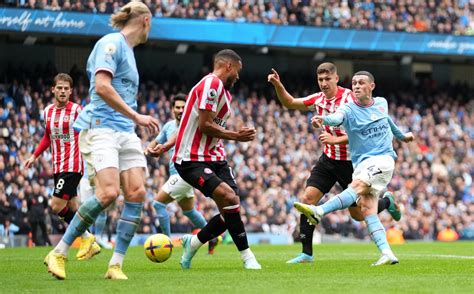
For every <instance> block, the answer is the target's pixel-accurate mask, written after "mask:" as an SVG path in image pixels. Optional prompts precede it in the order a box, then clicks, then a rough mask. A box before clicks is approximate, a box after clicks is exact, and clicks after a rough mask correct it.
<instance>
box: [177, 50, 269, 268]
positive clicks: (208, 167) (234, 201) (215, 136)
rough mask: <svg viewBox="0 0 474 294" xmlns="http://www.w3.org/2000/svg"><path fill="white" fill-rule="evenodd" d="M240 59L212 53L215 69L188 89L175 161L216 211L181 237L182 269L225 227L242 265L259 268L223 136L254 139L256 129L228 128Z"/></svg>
mask: <svg viewBox="0 0 474 294" xmlns="http://www.w3.org/2000/svg"><path fill="white" fill-rule="evenodd" d="M241 69H242V59H241V58H240V56H239V55H238V54H237V53H236V52H234V51H233V50H230V49H224V50H221V51H219V52H218V53H217V54H216V56H215V57H214V69H213V72H212V73H210V74H208V75H207V76H205V77H204V78H202V79H201V81H199V82H198V83H197V84H196V85H195V86H194V87H193V89H192V90H191V92H189V94H188V99H187V101H186V106H185V109H184V114H183V117H182V118H181V123H180V125H179V130H178V137H177V139H176V147H175V152H174V155H173V161H174V165H175V168H176V170H177V171H178V173H179V175H180V176H181V178H182V179H183V180H184V181H186V182H187V183H189V184H190V185H192V186H193V187H195V188H196V189H198V190H200V191H201V192H202V193H203V194H204V195H206V196H211V197H212V199H213V200H214V201H215V202H216V204H217V206H218V208H219V212H220V214H218V215H216V216H214V217H213V218H212V219H211V220H209V222H208V223H207V225H206V226H205V227H204V228H202V230H201V231H200V232H199V233H198V234H197V235H194V236H192V235H184V236H183V238H182V243H183V256H182V257H181V267H182V268H183V269H189V268H190V267H191V259H192V258H193V256H194V254H195V253H196V252H197V250H198V249H199V248H200V247H201V246H202V245H203V244H204V243H206V242H207V241H209V240H211V239H213V238H215V237H217V236H219V235H221V234H222V233H224V232H225V230H228V231H229V234H230V235H231V236H232V239H233V240H234V243H235V245H236V246H237V248H238V250H239V251H240V255H241V259H242V261H243V263H244V268H245V269H255V270H258V269H261V268H262V267H261V266H260V264H259V263H258V262H257V259H256V258H255V256H254V255H253V253H252V251H251V250H250V248H249V245H248V240H247V234H246V232H245V227H244V224H243V222H242V218H241V216H240V199H239V196H237V195H238V189H237V183H236V181H235V178H234V175H233V173H232V169H231V168H230V167H229V165H228V164H227V161H226V154H225V150H224V144H223V142H222V139H225V140H235V141H239V142H248V141H252V140H253V139H255V134H256V131H255V129H254V128H248V127H243V128H241V129H240V130H238V131H230V130H227V129H226V122H227V120H228V119H229V117H230V115H231V112H232V111H231V109H230V106H231V102H232V96H231V94H230V92H229V90H230V89H231V88H232V86H233V85H234V83H235V82H236V81H237V80H238V79H239V72H240V70H241Z"/></svg>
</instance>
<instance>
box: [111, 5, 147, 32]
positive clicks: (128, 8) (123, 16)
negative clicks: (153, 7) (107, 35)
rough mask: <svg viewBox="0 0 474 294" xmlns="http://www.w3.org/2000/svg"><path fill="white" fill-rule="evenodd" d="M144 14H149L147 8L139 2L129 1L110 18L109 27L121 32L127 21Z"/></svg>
mask: <svg viewBox="0 0 474 294" xmlns="http://www.w3.org/2000/svg"><path fill="white" fill-rule="evenodd" d="M146 13H149V14H151V12H150V9H149V8H148V6H146V5H145V4H144V3H142V2H140V1H131V2H128V3H127V5H125V6H123V7H122V8H120V10H119V11H118V12H116V13H114V14H112V15H111V16H110V25H111V26H112V27H114V28H116V29H119V30H121V29H123V28H124V27H125V25H126V24H127V22H128V21H129V20H131V19H133V18H135V17H137V16H140V15H142V14H146Z"/></svg>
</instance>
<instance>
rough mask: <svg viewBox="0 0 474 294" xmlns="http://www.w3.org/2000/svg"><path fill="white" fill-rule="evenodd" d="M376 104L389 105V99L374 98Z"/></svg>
mask: <svg viewBox="0 0 474 294" xmlns="http://www.w3.org/2000/svg"><path fill="white" fill-rule="evenodd" d="M374 104H377V105H387V104H388V102H387V99H386V98H385V97H380V96H377V97H374Z"/></svg>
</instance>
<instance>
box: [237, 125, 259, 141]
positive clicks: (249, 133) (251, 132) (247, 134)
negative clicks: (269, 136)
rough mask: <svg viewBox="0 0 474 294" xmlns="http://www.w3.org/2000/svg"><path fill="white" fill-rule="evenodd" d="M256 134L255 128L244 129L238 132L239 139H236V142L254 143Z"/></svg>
mask: <svg viewBox="0 0 474 294" xmlns="http://www.w3.org/2000/svg"><path fill="white" fill-rule="evenodd" d="M256 134H257V130H255V129H254V128H248V127H243V128H241V129H240V130H239V131H238V132H237V138H235V140H236V141H239V142H248V141H252V140H254V139H255V136H256Z"/></svg>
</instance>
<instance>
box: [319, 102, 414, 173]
mask: <svg viewBox="0 0 474 294" xmlns="http://www.w3.org/2000/svg"><path fill="white" fill-rule="evenodd" d="M324 124H326V125H330V126H338V125H341V124H342V125H343V126H344V129H345V130H346V133H347V136H348V137H349V150H350V151H351V158H352V165H353V166H354V168H355V167H356V166H357V165H358V164H359V163H361V162H362V161H364V160H365V159H367V158H369V157H372V156H377V155H389V156H392V157H393V158H394V159H396V158H397V155H396V153H395V151H394V150H393V144H392V140H393V135H395V137H396V138H397V139H399V140H403V139H404V138H405V135H404V134H403V133H402V132H401V131H400V129H399V128H398V127H397V126H396V125H395V123H394V122H393V120H392V119H391V118H390V117H389V116H388V104H387V100H385V98H383V97H375V98H374V103H373V104H372V105H370V106H361V105H359V104H357V102H356V101H354V102H350V103H347V104H345V105H342V106H340V107H339V108H338V109H337V111H336V113H334V114H331V115H328V116H326V117H325V118H324Z"/></svg>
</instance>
